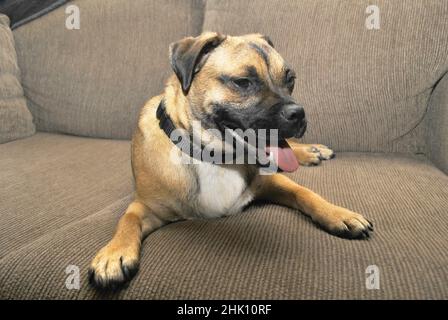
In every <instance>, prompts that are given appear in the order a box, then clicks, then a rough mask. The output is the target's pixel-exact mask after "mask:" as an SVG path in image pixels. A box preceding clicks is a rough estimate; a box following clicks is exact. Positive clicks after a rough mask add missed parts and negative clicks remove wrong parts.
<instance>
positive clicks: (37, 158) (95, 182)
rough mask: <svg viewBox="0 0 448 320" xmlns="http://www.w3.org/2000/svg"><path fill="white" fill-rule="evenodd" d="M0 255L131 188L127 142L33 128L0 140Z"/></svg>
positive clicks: (87, 213)
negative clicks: (20, 136) (10, 139)
mask: <svg viewBox="0 0 448 320" xmlns="http://www.w3.org/2000/svg"><path fill="white" fill-rule="evenodd" d="M0 168H1V170H0V181H1V183H0V217H1V219H0V258H1V257H3V256H5V255H6V254H8V253H9V252H11V251H13V250H17V249H19V248H21V247H22V246H24V245H25V244H27V243H29V242H31V241H34V240H36V239H38V238H39V237H41V236H43V235H46V234H48V233H49V232H52V231H54V230H56V229H58V228H61V227H62V226H64V225H66V224H68V223H72V222H75V221H78V220H80V219H82V218H85V217H86V216H89V215H90V214H92V213H95V212H97V211H99V210H101V209H103V208H104V207H106V206H108V205H110V204H111V203H113V202H115V201H116V200H117V199H119V198H122V197H124V196H125V195H128V194H130V193H132V188H133V187H132V174H131V164H130V143H129V141H113V140H102V139H89V138H79V137H70V136H63V135H55V134H46V133H38V134H36V135H34V136H32V137H30V138H27V139H23V140H18V141H14V142H9V143H5V144H2V145H0Z"/></svg>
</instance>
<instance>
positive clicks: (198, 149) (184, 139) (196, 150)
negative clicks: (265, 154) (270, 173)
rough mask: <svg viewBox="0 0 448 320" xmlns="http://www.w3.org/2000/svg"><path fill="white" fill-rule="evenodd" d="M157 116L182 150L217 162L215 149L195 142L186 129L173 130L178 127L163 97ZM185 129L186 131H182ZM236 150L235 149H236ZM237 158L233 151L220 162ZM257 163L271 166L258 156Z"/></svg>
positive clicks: (161, 124)
mask: <svg viewBox="0 0 448 320" xmlns="http://www.w3.org/2000/svg"><path fill="white" fill-rule="evenodd" d="M156 117H157V119H158V120H159V127H160V129H162V130H163V132H165V134H166V136H167V137H168V138H169V139H170V140H171V142H173V143H174V144H175V145H176V146H177V147H178V148H179V149H180V150H181V151H182V152H184V153H185V154H187V155H189V156H190V157H192V158H194V159H196V160H199V161H206V162H209V163H213V164H216V162H215V161H214V160H216V158H217V157H216V156H215V155H214V154H213V152H214V151H210V150H206V148H207V147H205V146H204V145H202V143H199V144H197V143H195V141H194V139H193V138H192V137H191V135H190V134H189V133H188V132H187V131H186V130H179V131H177V132H176V134H173V132H174V131H175V130H176V129H178V128H176V126H175V125H174V123H173V120H171V118H170V116H169V115H168V113H167V112H166V107H165V102H164V100H163V99H162V100H161V101H160V104H159V106H158V107H157V112H156ZM182 131H184V132H182ZM234 150H235V149H234ZM204 151H206V152H207V153H206V154H212V155H213V157H212V158H213V159H214V160H213V159H204V158H203V156H202V155H203V154H204ZM228 159H232V160H235V159H236V155H235V152H232V154H230V155H229V154H227V155H226V154H225V153H223V154H221V155H220V157H219V158H218V160H219V161H220V162H219V164H224V163H226V162H225V160H228ZM257 165H258V166H259V167H265V168H267V167H269V164H264V165H262V164H260V162H259V159H258V158H257Z"/></svg>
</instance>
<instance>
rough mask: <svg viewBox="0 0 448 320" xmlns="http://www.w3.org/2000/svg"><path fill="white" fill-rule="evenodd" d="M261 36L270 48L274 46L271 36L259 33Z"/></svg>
mask: <svg viewBox="0 0 448 320" xmlns="http://www.w3.org/2000/svg"><path fill="white" fill-rule="evenodd" d="M261 38H262V39H263V40H264V41H266V42H267V43H268V44H269V45H270V46H271V47H272V48H274V43H272V40H271V38H269V37H268V36H266V35H261Z"/></svg>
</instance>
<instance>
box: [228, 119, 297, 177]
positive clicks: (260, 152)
mask: <svg viewBox="0 0 448 320" xmlns="http://www.w3.org/2000/svg"><path fill="white" fill-rule="evenodd" d="M225 129H226V131H228V132H229V133H230V134H231V135H232V136H233V138H234V140H235V142H236V143H239V144H241V145H243V146H244V149H245V150H246V151H247V154H248V156H251V155H252V156H255V157H256V158H257V162H258V164H259V165H261V166H262V167H269V166H270V164H271V163H272V162H274V164H275V167H277V168H279V169H280V171H284V172H294V171H296V170H297V169H298V168H299V162H298V161H297V158H296V157H295V155H294V152H293V150H292V149H291V146H290V145H289V144H288V142H287V141H286V139H281V138H280V139H279V140H278V141H277V143H276V144H275V143H268V142H265V143H264V144H263V145H262V146H254V145H252V144H250V143H248V141H246V140H245V139H243V138H242V137H241V136H240V135H239V134H238V133H237V132H236V131H235V130H234V129H231V128H229V127H227V126H225Z"/></svg>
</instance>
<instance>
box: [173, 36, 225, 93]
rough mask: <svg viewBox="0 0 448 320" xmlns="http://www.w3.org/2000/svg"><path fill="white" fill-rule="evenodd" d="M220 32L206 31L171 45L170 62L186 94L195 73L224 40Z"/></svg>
mask: <svg viewBox="0 0 448 320" xmlns="http://www.w3.org/2000/svg"><path fill="white" fill-rule="evenodd" d="M225 38H226V37H225V36H223V35H221V34H219V33H212V32H208V33H204V34H202V35H200V36H199V37H196V38H193V37H188V38H184V39H182V40H180V41H178V42H175V43H172V44H171V45H170V62H171V67H172V68H173V70H174V73H175V74H176V76H177V78H178V79H179V81H180V83H181V85H182V91H183V93H184V95H187V94H188V90H189V89H190V86H191V83H192V81H193V77H194V75H195V74H196V73H197V72H199V70H200V68H201V67H202V66H203V65H204V63H205V60H206V58H207V57H208V54H209V53H210V52H211V51H212V50H213V49H214V48H216V47H217V46H219V45H220V44H221V43H222V42H223V41H224V40H225Z"/></svg>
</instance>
